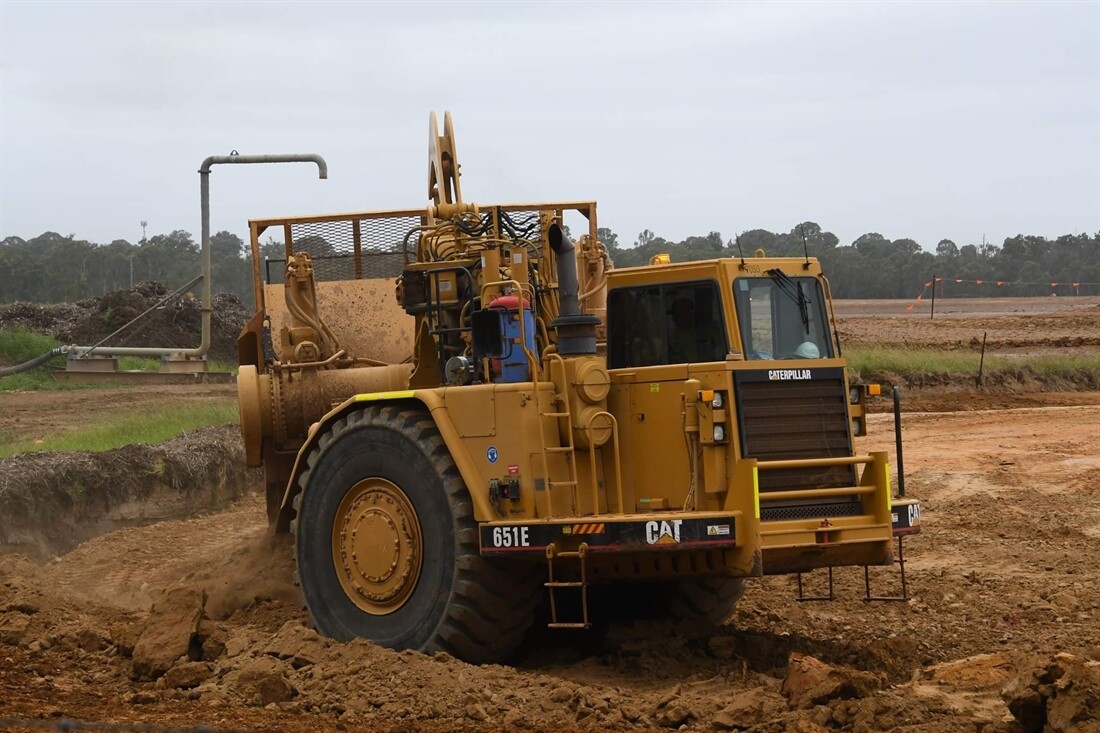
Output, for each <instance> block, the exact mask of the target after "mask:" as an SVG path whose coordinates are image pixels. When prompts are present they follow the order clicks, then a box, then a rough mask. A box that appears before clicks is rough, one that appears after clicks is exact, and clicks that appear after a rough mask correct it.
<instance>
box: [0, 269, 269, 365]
mask: <svg viewBox="0 0 1100 733" xmlns="http://www.w3.org/2000/svg"><path fill="white" fill-rule="evenodd" d="M167 295H168V289H167V288H166V287H165V286H164V285H163V284H161V283H159V282H151V281H150V282H143V283H140V284H138V285H136V286H134V287H133V288H130V289H128V290H116V291H114V292H111V293H107V294H106V295H104V296H103V297H101V298H86V299H84V300H80V301H77V302H76V303H62V304H60V305H48V306H47V305H38V304H36V303H23V302H16V303H8V304H5V305H0V329H13V328H24V329H27V330H30V331H36V332H38V333H45V334H49V335H50V336H53V337H54V338H56V339H57V340H58V341H60V342H62V343H64V344H77V345H79V346H91V345H93V344H96V343H98V342H99V341H100V339H102V338H104V337H106V336H108V335H109V334H111V333H113V332H114V331H116V330H118V329H119V328H121V327H122V326H124V325H126V323H128V322H129V321H130V320H132V319H133V318H135V317H136V316H138V315H139V314H141V313H143V312H144V311H146V310H147V309H149V308H151V307H153V306H154V305H156V304H157V303H158V302H159V301H160V300H161V299H163V298H164V297H165V296H167ZM211 307H212V308H213V314H212V318H211V339H212V341H211V346H210V352H209V356H210V357H212V358H215V359H219V360H222V361H228V362H235V361H236V359H237V336H238V335H239V334H240V332H241V329H242V328H243V327H244V324H245V323H246V322H247V321H248V319H249V318H250V317H251V316H252V314H251V312H249V310H248V309H247V308H245V306H244V305H243V304H242V303H241V301H240V299H238V298H237V296H235V295H232V294H229V293H218V294H216V295H214V296H213V297H212V299H211ZM201 331H202V300H201V298H200V297H198V296H197V295H195V294H193V293H185V294H183V295H180V296H178V297H176V298H173V299H172V300H170V301H168V302H167V303H165V304H164V305H163V306H162V307H160V308H158V309H156V310H154V311H153V312H152V313H150V314H149V315H148V316H146V317H145V318H144V319H142V320H141V321H138V323H136V324H134V325H133V326H130V327H129V328H128V329H127V330H125V331H123V332H122V333H121V334H119V335H118V336H116V337H115V338H113V339H111V340H110V341H109V342H107V344H106V345H109V346H146V347H161V346H163V347H166V348H181V349H183V348H194V347H195V346H198V344H199V341H200V334H201Z"/></svg>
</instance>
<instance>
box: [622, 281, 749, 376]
mask: <svg viewBox="0 0 1100 733" xmlns="http://www.w3.org/2000/svg"><path fill="white" fill-rule="evenodd" d="M728 350H729V348H728V341H727V340H726V329H725V326H724V324H723V321H722V308H721V304H720V301H719V297H718V286H717V284H716V283H714V282H713V281H697V282H687V283H669V284H662V285H649V286H641V287H635V288H616V289H614V290H612V291H611V292H610V293H609V295H608V304H607V362H608V366H609V367H610V368H611V369H617V368H621V367H639V366H654V365H657V364H691V363H702V362H712V361H721V360H723V359H725V358H726V353H727V351H728Z"/></svg>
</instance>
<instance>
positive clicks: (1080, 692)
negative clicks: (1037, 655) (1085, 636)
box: [1001, 654, 1100, 733]
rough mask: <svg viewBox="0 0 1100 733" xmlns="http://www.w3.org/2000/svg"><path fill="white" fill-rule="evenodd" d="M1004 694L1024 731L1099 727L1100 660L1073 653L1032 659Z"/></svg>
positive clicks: (1079, 731)
mask: <svg viewBox="0 0 1100 733" xmlns="http://www.w3.org/2000/svg"><path fill="white" fill-rule="evenodd" d="M1001 695H1002V697H1003V698H1004V700H1005V702H1006V703H1007V704H1008V709H1009V710H1010V711H1012V715H1013V716H1014V717H1015V718H1016V720H1017V721H1019V723H1020V725H1021V726H1023V728H1024V730H1025V731H1045V732H1046V733H1071V732H1076V733H1096V732H1097V731H1100V661H1096V660H1089V659H1083V658H1081V657H1076V656H1074V655H1072V654H1056V655H1055V656H1054V658H1053V659H1049V660H1047V661H1040V660H1037V659H1036V660H1033V662H1032V663H1031V665H1030V667H1029V668H1028V669H1027V670H1026V671H1025V672H1024V673H1023V674H1021V675H1020V676H1019V677H1017V678H1015V679H1014V680H1012V681H1011V682H1009V683H1008V685H1006V686H1005V689H1004V690H1003V691H1002V693H1001Z"/></svg>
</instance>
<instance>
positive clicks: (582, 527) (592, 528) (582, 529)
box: [573, 524, 606, 534]
mask: <svg viewBox="0 0 1100 733" xmlns="http://www.w3.org/2000/svg"><path fill="white" fill-rule="evenodd" d="M605 526H606V525H604V524H574V525H573V534H603V532H604V528H605Z"/></svg>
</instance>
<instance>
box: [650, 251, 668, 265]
mask: <svg viewBox="0 0 1100 733" xmlns="http://www.w3.org/2000/svg"><path fill="white" fill-rule="evenodd" d="M649 264H651V265H671V264H672V256H671V255H670V254H669V253H668V252H661V253H660V254H655V255H653V256H652V257H650V258H649Z"/></svg>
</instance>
